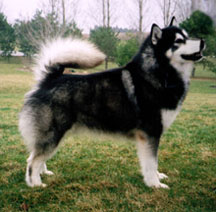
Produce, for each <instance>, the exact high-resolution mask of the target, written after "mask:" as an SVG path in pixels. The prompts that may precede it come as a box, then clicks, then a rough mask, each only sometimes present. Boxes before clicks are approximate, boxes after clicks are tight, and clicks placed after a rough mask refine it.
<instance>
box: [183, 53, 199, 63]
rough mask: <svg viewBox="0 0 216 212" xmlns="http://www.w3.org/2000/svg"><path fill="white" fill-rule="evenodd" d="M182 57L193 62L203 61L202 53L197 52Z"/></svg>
mask: <svg viewBox="0 0 216 212" xmlns="http://www.w3.org/2000/svg"><path fill="white" fill-rule="evenodd" d="M181 57H182V58H183V59H184V60H192V61H198V60H200V59H202V57H203V54H202V52H201V51H200V52H196V53H194V54H189V55H187V54H182V55H181Z"/></svg>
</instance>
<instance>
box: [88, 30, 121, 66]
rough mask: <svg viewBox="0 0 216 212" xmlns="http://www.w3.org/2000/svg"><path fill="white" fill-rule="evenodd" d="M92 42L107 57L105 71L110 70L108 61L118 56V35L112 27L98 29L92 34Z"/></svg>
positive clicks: (92, 31)
mask: <svg viewBox="0 0 216 212" xmlns="http://www.w3.org/2000/svg"><path fill="white" fill-rule="evenodd" d="M90 40H91V41H92V42H93V43H95V44H96V45H97V46H98V48H99V49H100V50H101V51H102V52H104V53H105V54H106V55H107V58H106V61H105V69H107V68H108V61H109V60H110V59H111V58H114V57H115V55H116V47H117V43H118V37H117V33H115V32H114V31H113V30H112V28H110V27H97V28H96V29H94V30H91V32H90Z"/></svg>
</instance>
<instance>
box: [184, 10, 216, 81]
mask: <svg viewBox="0 0 216 212" xmlns="http://www.w3.org/2000/svg"><path fill="white" fill-rule="evenodd" d="M180 27H182V28H183V29H185V30H186V31H187V32H188V33H189V35H190V36H191V37H195V38H197V37H198V38H203V39H204V40H205V42H206V49H205V51H204V54H205V55H207V56H213V55H216V49H215V46H216V31H215V28H214V23H213V20H212V19H211V18H210V17H209V16H208V15H206V14H205V13H203V12H200V11H195V12H194V13H193V14H192V15H191V16H190V18H188V19H187V20H185V21H183V22H182V23H181V24H180ZM202 63H203V67H208V69H209V70H211V71H212V72H214V73H215V68H214V66H215V65H214V64H213V63H212V62H211V61H209V60H208V59H207V58H205V59H203V61H202ZM194 75H195V69H194V71H193V74H192V76H193V77H194Z"/></svg>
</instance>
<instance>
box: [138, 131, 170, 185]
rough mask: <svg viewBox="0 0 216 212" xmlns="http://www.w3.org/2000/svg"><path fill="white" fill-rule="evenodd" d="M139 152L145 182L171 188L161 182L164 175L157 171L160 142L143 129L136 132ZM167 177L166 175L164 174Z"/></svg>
mask: <svg viewBox="0 0 216 212" xmlns="http://www.w3.org/2000/svg"><path fill="white" fill-rule="evenodd" d="M136 140H137V154H138V157H139V161H140V165H141V171H142V174H143V176H144V182H145V184H146V185H147V186H149V187H156V188H169V187H168V186H167V185H166V184H163V183H161V182H160V178H162V175H160V174H159V172H158V171H157V169H158V160H157V149H158V142H157V141H156V139H155V138H150V137H149V136H147V135H146V134H145V133H144V132H142V131H137V132H136ZM163 178H165V175H164V176H163Z"/></svg>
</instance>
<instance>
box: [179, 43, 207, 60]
mask: <svg viewBox="0 0 216 212" xmlns="http://www.w3.org/2000/svg"><path fill="white" fill-rule="evenodd" d="M205 46H206V45H205V41H204V40H203V39H201V40H200V51H199V52H195V53H193V54H189V55H186V54H182V55H181V56H182V58H183V59H184V60H192V61H199V60H200V59H202V57H203V50H204V49H205Z"/></svg>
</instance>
